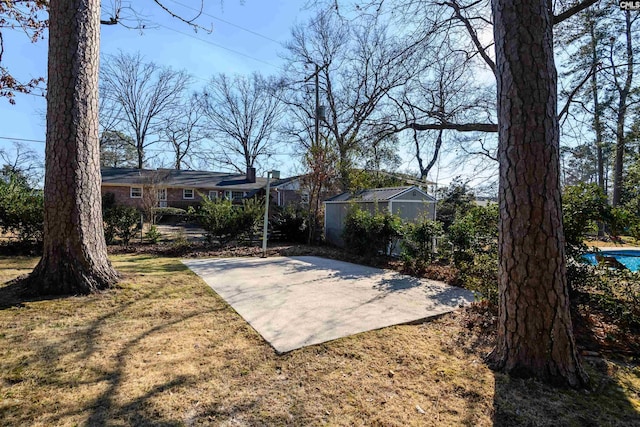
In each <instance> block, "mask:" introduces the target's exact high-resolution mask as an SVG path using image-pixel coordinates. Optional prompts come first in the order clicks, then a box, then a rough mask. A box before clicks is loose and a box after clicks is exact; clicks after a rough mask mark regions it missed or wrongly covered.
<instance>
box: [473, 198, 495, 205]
mask: <svg viewBox="0 0 640 427" xmlns="http://www.w3.org/2000/svg"><path fill="white" fill-rule="evenodd" d="M475 204H476V205H478V206H485V207H486V206H489V205H497V204H498V198H497V197H487V196H478V197H476V198H475Z"/></svg>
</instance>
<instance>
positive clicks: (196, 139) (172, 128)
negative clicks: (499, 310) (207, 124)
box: [163, 95, 206, 170]
mask: <svg viewBox="0 0 640 427" xmlns="http://www.w3.org/2000/svg"><path fill="white" fill-rule="evenodd" d="M178 109H179V111H180V112H181V113H180V114H175V115H172V116H169V117H167V118H166V120H165V124H164V129H163V139H164V140H165V141H166V142H167V143H168V145H169V147H170V148H171V149H172V150H173V153H174V155H175V157H174V160H175V161H174V168H175V169H176V170H180V169H182V167H183V166H187V168H191V167H192V166H191V164H192V162H191V158H192V157H193V156H194V151H197V149H198V145H199V144H200V142H201V141H202V140H204V139H205V138H206V134H205V132H204V128H203V122H204V117H203V114H202V105H201V104H200V102H198V100H197V98H196V96H195V95H194V96H191V97H190V98H189V99H188V100H186V101H183V103H182V105H181V106H180V107H179V108H178Z"/></svg>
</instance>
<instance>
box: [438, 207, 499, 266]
mask: <svg viewBox="0 0 640 427" xmlns="http://www.w3.org/2000/svg"><path fill="white" fill-rule="evenodd" d="M499 216H500V214H499V211H498V205H493V204H492V205H488V206H474V207H472V208H471V209H469V210H468V211H467V212H466V213H465V214H463V215H461V216H458V217H457V218H456V219H455V220H454V221H453V223H452V224H451V226H450V227H449V230H448V232H447V233H446V237H447V239H446V242H445V245H446V246H445V249H451V250H452V251H453V260H454V262H457V261H470V260H472V259H473V258H474V256H475V254H480V253H489V252H490V253H496V254H497V251H498V221H499ZM442 252H443V253H444V252H446V250H443V251H442Z"/></svg>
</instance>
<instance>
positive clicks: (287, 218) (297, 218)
mask: <svg viewBox="0 0 640 427" xmlns="http://www.w3.org/2000/svg"><path fill="white" fill-rule="evenodd" d="M273 230H274V231H275V232H277V233H279V234H280V235H281V238H282V239H283V240H284V241H285V242H292V243H293V242H295V243H304V242H306V241H307V239H308V237H309V230H308V227H307V214H306V212H304V210H303V209H302V208H301V207H300V206H293V205H288V206H286V207H284V208H283V209H280V211H279V212H277V213H276V214H275V215H274V220H273Z"/></svg>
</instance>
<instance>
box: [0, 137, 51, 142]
mask: <svg viewBox="0 0 640 427" xmlns="http://www.w3.org/2000/svg"><path fill="white" fill-rule="evenodd" d="M0 139H6V140H7V141H20V142H42V143H44V142H46V141H43V140H40V139H25V138H11V137H8V136H0Z"/></svg>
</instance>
